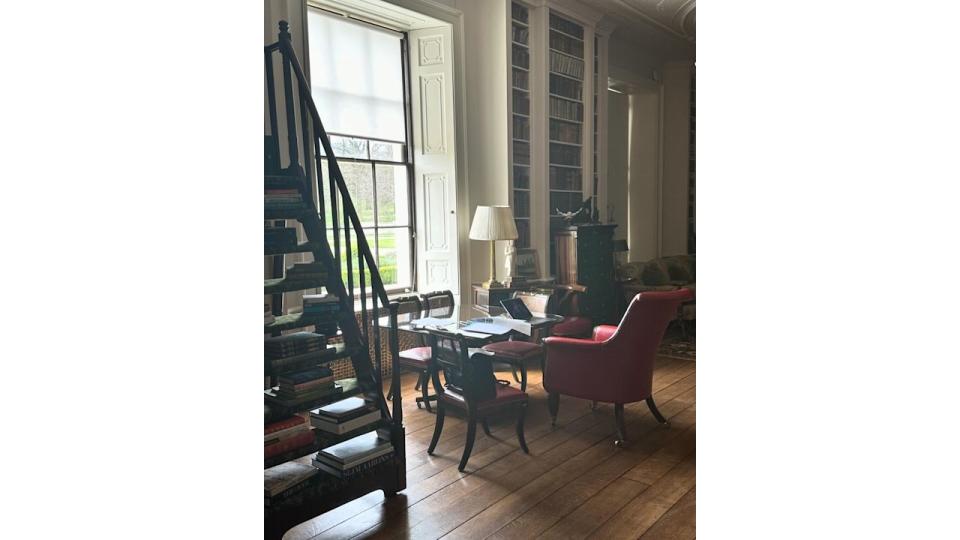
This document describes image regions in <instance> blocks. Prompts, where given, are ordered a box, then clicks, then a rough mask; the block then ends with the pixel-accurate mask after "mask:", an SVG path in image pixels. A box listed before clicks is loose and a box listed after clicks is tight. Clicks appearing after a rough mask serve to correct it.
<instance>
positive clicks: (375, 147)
mask: <svg viewBox="0 0 960 540" xmlns="http://www.w3.org/2000/svg"><path fill="white" fill-rule="evenodd" d="M370 159H375V160H378V161H398V162H402V161H403V145H402V144H399V143H388V142H382V141H370Z"/></svg>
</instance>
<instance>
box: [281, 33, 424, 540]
mask: <svg viewBox="0 0 960 540" xmlns="http://www.w3.org/2000/svg"><path fill="white" fill-rule="evenodd" d="M288 28H289V26H288V24H287V22H286V21H281V22H280V33H279V39H278V41H277V42H276V43H273V44H271V45H268V46H266V47H264V65H265V73H266V93H267V96H266V97H267V107H268V111H267V112H268V116H269V124H268V126H267V131H268V134H267V135H266V136H265V137H264V141H265V144H264V187H265V189H296V190H298V191H299V193H300V196H301V199H302V201H303V202H300V203H286V202H285V203H276V202H266V201H265V203H264V219H265V220H277V221H280V222H282V223H287V221H288V220H289V221H296V222H299V223H300V224H301V225H302V226H303V232H304V236H305V239H304V240H303V241H301V242H299V243H298V244H297V245H296V246H291V247H289V248H275V247H266V248H265V249H264V256H271V257H274V264H273V273H274V275H275V276H276V277H275V278H273V279H266V280H265V281H264V295H272V299H273V303H272V304H273V311H274V315H275V316H276V318H275V320H274V322H272V323H269V324H265V325H264V333H265V334H267V335H280V334H281V332H283V331H284V330H293V329H310V328H314V329H315V330H314V331H316V332H318V333H324V334H326V335H327V337H328V339H338V340H340V341H341V343H338V344H337V345H336V350H335V353H333V354H330V353H329V352H324V353H313V354H315V355H316V362H315V363H314V362H312V360H311V358H309V357H308V358H305V361H306V362H307V363H308V364H309V368H313V367H316V366H318V365H324V364H328V363H331V362H334V361H336V360H340V359H345V358H349V359H350V361H351V363H352V364H353V369H354V372H355V374H356V377H355V378H351V379H343V380H340V381H337V382H338V384H340V385H341V386H342V387H343V393H342V394H337V395H335V396H334V397H328V398H324V399H321V400H317V401H315V402H311V403H306V404H302V405H298V406H297V407H294V408H288V407H283V406H278V405H277V404H276V403H275V402H265V404H264V423H269V422H271V421H274V420H277V419H280V418H283V417H285V416H287V415H289V414H292V413H297V412H303V411H306V410H309V409H313V408H316V407H318V406H321V405H324V404H325V403H328V402H332V401H336V400H339V399H343V398H345V397H347V396H349V395H361V394H362V395H365V396H367V397H369V398H370V399H373V400H375V402H376V403H378V404H379V407H380V410H381V420H380V422H379V423H377V424H373V425H371V426H368V427H366V428H363V429H362V430H361V431H357V432H352V433H349V434H345V436H334V435H329V434H327V433H325V432H321V431H320V430H315V432H314V433H315V434H316V435H315V436H316V442H315V444H314V445H313V446H311V447H309V448H304V449H299V450H297V451H293V452H291V453H288V454H284V455H281V456H277V457H275V458H271V459H268V460H265V462H264V468H269V467H272V466H275V465H277V464H279V463H282V462H284V461H288V460H292V459H297V458H300V457H303V456H306V455H309V454H311V453H313V452H316V451H317V450H318V449H320V448H324V447H326V446H329V445H331V444H334V443H336V442H338V441H340V440H343V439H344V438H346V437H352V436H356V435H358V434H360V433H362V432H364V431H372V430H374V429H377V428H388V429H389V431H390V434H391V443H392V444H393V448H394V456H393V458H392V459H390V460H389V461H386V462H384V463H382V464H379V465H376V466H374V467H372V468H370V469H368V470H367V471H364V472H362V473H358V474H356V475H353V476H351V477H349V478H347V479H340V478H337V477H335V476H332V475H329V474H326V473H325V472H324V471H319V474H317V475H316V476H314V477H313V478H312V479H311V480H310V481H309V482H310V485H309V486H308V487H307V488H306V489H303V490H301V491H298V492H297V493H296V494H295V495H293V496H291V497H289V498H287V499H283V500H282V501H279V502H276V501H272V503H271V505H270V506H269V507H268V508H265V514H264V536H265V538H277V539H279V538H281V537H282V536H283V534H284V533H285V532H286V531H287V530H288V529H290V528H291V527H293V526H295V525H297V524H299V523H302V522H304V521H307V520H309V519H311V518H313V517H315V516H318V515H320V514H322V513H324V512H327V511H329V510H331V509H333V508H336V507H338V506H340V505H342V504H345V503H347V502H349V501H351V500H353V499H356V498H358V497H362V496H363V495H366V494H367V493H370V492H372V491H376V490H383V492H384V493H385V494H386V496H388V497H389V496H393V495H395V494H396V493H397V492H398V491H400V490H402V489H404V488H405V487H406V459H405V450H404V429H403V418H402V403H401V396H400V395H399V393H397V395H395V396H394V398H393V401H392V404H393V408H392V409H393V410H392V411H391V410H390V408H389V407H388V405H387V401H386V400H385V399H384V395H383V384H382V381H381V373H382V371H381V367H382V363H383V347H382V342H381V330H388V333H387V340H388V343H387V345H388V346H389V347H390V352H391V354H390V361H391V362H392V367H393V372H392V373H393V374H392V385H393V387H395V388H399V382H400V381H399V369H398V367H397V356H398V351H399V341H398V338H397V333H396V330H395V328H396V324H390V325H387V328H381V318H383V317H389V318H390V319H391V320H392V321H393V322H394V323H395V321H396V317H397V307H398V306H397V304H396V303H391V302H390V301H389V299H388V297H387V292H386V289H385V288H384V285H383V280H382V279H381V277H380V273H379V271H378V270H377V265H376V260H375V257H374V254H373V251H372V250H371V248H370V245H369V244H368V242H367V239H366V236H365V234H364V231H363V228H362V227H361V225H360V218H359V215H358V214H357V211H356V209H355V207H354V205H353V201H352V200H351V198H350V193H349V191H348V190H347V186H346V182H345V181H344V179H343V174H342V173H341V172H340V167H339V165H338V164H337V158H336V156H335V155H334V152H333V149H332V148H331V146H330V140H329V137H328V136H327V133H326V131H325V130H324V128H323V123H322V122H321V120H320V116H319V114H318V112H317V108H316V105H315V104H314V102H313V98H312V96H311V94H310V87H309V85H308V84H307V80H306V77H305V76H304V72H303V69H302V67H301V66H300V63H299V61H298V60H297V57H296V54H295V53H294V49H293V46H292V43H291V36H290V33H289V31H288ZM277 79H279V81H278V80H277ZM321 156H322V158H323V159H324V160H326V161H327V165H328V170H329V174H328V177H327V178H323V177H322V171H323V168H322V167H321ZM328 234H332V241H331V239H328ZM331 244H332V245H331ZM292 253H311V254H312V255H313V260H314V261H315V262H320V263H322V264H323V267H324V268H325V270H326V276H325V278H324V279H297V278H291V277H284V276H283V270H284V260H285V258H286V257H285V256H286V255H288V254H292ZM354 268H356V269H357V270H358V272H357V276H358V279H359V282H358V283H354V275H355V274H354ZM344 275H345V276H346V282H344V277H343V276H344ZM319 287H323V288H325V289H326V290H327V292H328V293H330V294H333V295H336V296H337V298H339V312H338V315H337V316H336V329H335V330H334V329H332V328H331V325H330V321H329V316H324V317H323V318H322V319H321V318H317V317H315V316H310V315H304V314H302V313H292V314H285V313H284V311H285V310H284V307H283V293H285V292H291V291H304V290H312V289H316V288H319ZM358 310H359V313H358ZM331 332H334V335H331ZM306 356H309V355H306ZM309 368H308V367H303V363H298V368H297V369H296V371H300V370H304V369H309ZM264 374H265V376H267V377H270V378H271V384H273V383H275V382H276V378H277V377H278V376H279V375H281V373H276V372H273V371H272V370H271V368H270V365H269V363H268V362H265V369H264Z"/></svg>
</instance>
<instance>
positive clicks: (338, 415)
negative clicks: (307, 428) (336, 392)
mask: <svg viewBox="0 0 960 540" xmlns="http://www.w3.org/2000/svg"><path fill="white" fill-rule="evenodd" d="M379 420H380V408H379V407H377V405H376V403H374V402H373V401H369V400H366V399H364V398H361V397H349V398H347V399H342V400H340V401H335V402H333V403H330V404H329V405H324V406H323V407H320V408H318V409H313V410H312V411H310V425H312V426H313V427H315V428H317V429H320V430H321V431H325V432H327V433H333V434H335V435H343V434H344V433H349V432H351V431H353V430H355V429H360V428H362V427H364V426H369V425H371V424H374V423H376V422H378V421H379Z"/></svg>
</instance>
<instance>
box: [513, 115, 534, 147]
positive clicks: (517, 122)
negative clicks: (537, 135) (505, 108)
mask: <svg viewBox="0 0 960 540" xmlns="http://www.w3.org/2000/svg"><path fill="white" fill-rule="evenodd" d="M513 138H514V139H519V140H522V141H529V140H530V119H529V118H526V117H523V116H516V115H514V116H513Z"/></svg>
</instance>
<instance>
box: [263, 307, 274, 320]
mask: <svg viewBox="0 0 960 540" xmlns="http://www.w3.org/2000/svg"><path fill="white" fill-rule="evenodd" d="M276 319H277V318H276V317H275V316H274V315H273V312H272V311H270V304H264V305H263V324H270V323H272V322H273V321H275V320H276Z"/></svg>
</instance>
